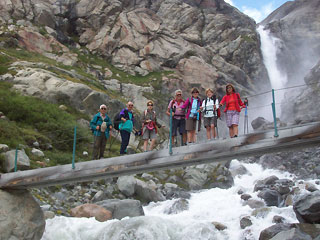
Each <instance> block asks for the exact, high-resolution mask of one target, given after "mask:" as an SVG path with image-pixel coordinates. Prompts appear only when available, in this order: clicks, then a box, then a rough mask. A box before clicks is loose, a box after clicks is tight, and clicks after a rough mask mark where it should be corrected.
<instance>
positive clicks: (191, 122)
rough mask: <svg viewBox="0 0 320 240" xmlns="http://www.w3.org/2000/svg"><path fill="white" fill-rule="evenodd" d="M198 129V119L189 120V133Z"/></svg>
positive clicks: (187, 122) (187, 123)
mask: <svg viewBox="0 0 320 240" xmlns="http://www.w3.org/2000/svg"><path fill="white" fill-rule="evenodd" d="M196 127H197V119H193V118H188V119H187V120H186V130H187V131H193V130H196Z"/></svg>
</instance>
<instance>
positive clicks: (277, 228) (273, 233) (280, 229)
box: [259, 223, 292, 240]
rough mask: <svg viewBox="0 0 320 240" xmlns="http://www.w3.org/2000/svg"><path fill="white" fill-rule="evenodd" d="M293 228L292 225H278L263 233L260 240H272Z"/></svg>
mask: <svg viewBox="0 0 320 240" xmlns="http://www.w3.org/2000/svg"><path fill="white" fill-rule="evenodd" d="M291 228H292V225H291V224H287V223H278V224H275V225H272V226H271V227H268V228H266V229H264V230H263V231H261V233H260V237H259V240H270V239H272V238H273V237H274V236H276V235H277V234H278V233H280V232H283V231H288V230H290V229H291Z"/></svg>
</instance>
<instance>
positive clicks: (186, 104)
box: [180, 97, 202, 120]
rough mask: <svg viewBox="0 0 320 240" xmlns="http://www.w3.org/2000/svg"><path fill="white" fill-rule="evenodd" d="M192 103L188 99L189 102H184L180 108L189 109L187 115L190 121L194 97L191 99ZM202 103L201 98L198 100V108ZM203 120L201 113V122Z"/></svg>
mask: <svg viewBox="0 0 320 240" xmlns="http://www.w3.org/2000/svg"><path fill="white" fill-rule="evenodd" d="M189 102H190V98H187V100H186V101H185V102H184V104H183V105H182V106H180V107H181V108H187V114H186V119H189V116H190V112H191V108H192V103H193V97H191V102H190V103H189ZM201 104H202V102H201V100H200V98H198V108H200V106H201ZM200 119H201V113H199V120H200Z"/></svg>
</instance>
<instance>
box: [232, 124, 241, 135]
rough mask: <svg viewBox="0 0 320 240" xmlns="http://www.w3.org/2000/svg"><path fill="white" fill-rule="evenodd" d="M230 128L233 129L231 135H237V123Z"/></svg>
mask: <svg viewBox="0 0 320 240" xmlns="http://www.w3.org/2000/svg"><path fill="white" fill-rule="evenodd" d="M232 129H233V136H236V137H238V131H239V128H238V125H236V124H233V125H232Z"/></svg>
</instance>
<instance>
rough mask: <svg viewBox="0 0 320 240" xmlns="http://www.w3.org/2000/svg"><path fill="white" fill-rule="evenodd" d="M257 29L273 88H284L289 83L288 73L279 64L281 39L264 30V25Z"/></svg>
mask: <svg viewBox="0 0 320 240" xmlns="http://www.w3.org/2000/svg"><path fill="white" fill-rule="evenodd" d="M257 30H258V33H259V34H260V39H261V51H262V55H263V62H264V65H265V66H266V68H267V71H268V75H269V79H270V83H271V86H272V88H273V89H279V88H283V87H284V86H285V84H286V83H287V75H286V74H285V73H283V72H281V70H280V69H279V67H278V66H277V51H278V47H279V45H280V43H281V40H280V39H278V38H275V37H273V36H271V34H270V31H269V30H264V27H263V26H262V25H260V26H259V27H258V29H257Z"/></svg>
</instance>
